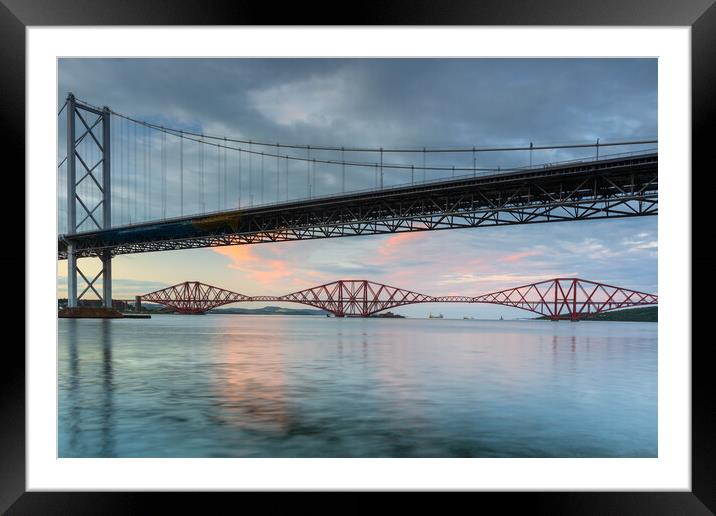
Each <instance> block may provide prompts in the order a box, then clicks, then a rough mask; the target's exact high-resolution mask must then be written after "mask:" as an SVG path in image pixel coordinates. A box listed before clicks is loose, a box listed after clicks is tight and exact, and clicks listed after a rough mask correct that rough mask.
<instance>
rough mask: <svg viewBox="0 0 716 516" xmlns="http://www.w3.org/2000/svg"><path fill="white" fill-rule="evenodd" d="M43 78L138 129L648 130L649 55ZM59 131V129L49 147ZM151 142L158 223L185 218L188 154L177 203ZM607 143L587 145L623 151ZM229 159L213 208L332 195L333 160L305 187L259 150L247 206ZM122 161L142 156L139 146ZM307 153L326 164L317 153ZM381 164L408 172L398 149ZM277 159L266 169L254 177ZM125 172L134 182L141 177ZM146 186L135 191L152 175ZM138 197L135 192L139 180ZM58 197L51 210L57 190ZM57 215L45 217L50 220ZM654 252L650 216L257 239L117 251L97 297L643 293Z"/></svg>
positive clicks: (611, 135) (436, 133)
mask: <svg viewBox="0 0 716 516" xmlns="http://www.w3.org/2000/svg"><path fill="white" fill-rule="evenodd" d="M58 71H59V81H58V110H59V108H60V107H61V106H62V103H63V102H64V99H65V97H66V95H67V92H70V91H71V92H73V93H74V94H75V95H76V96H77V97H78V98H79V99H82V100H85V101H87V102H89V103H91V104H94V105H99V106H102V105H107V106H110V107H111V108H112V109H113V110H114V111H116V112H119V113H123V114H126V115H128V116H131V117H134V118H137V119H140V120H146V121H149V122H152V123H158V124H161V125H165V126H167V127H173V128H177V129H183V130H186V131H196V132H201V133H205V134H212V135H221V136H227V137H229V138H237V139H246V140H253V141H261V140H263V141H269V142H281V143H297V144H312V145H317V144H324V145H336V146H367V147H375V148H378V147H385V148H390V147H401V148H402V147H410V148H422V147H428V148H430V147H457V146H465V147H471V146H477V147H478V148H479V147H486V146H491V145H496V146H502V145H504V146H518V145H525V144H527V145H529V142H534V144H535V145H540V144H555V143H572V142H587V141H590V142H591V141H596V139H597V138H599V139H600V142H608V141H618V140H634V139H642V138H645V139H651V138H656V136H657V61H656V60H654V59H61V60H60V61H59V68H58ZM113 124H115V119H113ZM60 128H61V129H62V124H60ZM121 130H122V127H121V126H118V125H117V126H115V125H113V134H117V135H121V134H122V133H121ZM129 134H131V133H129ZM63 137H64V136H63V132H62V130H60V141H61V142H62V138H63ZM157 142H158V140H156V139H153V140H151V141H149V143H148V147H149V146H151V147H152V148H156V149H158V147H156V146H157V145H158V143H157ZM113 145H114V147H113V173H118V174H121V173H122V172H123V171H124V173H126V174H139V173H140V172H137V171H136V169H135V168H131V167H128V166H127V164H126V163H124V165H122V164H121V163H117V164H115V161H114V153H116V151H117V150H121V149H122V146H121V145H122V141H119V142H117V143H113ZM166 145H167V153H168V154H170V155H171V156H173V158H171V159H170V160H169V161H170V163H169V164H168V165H167V167H168V168H169V171H168V176H169V179H168V187H167V190H168V191H167V194H166V195H167V200H166V203H167V208H166V210H167V211H166V214H167V215H168V216H172V215H178V214H179V212H180V211H181V212H182V213H184V214H187V213H193V212H196V211H198V210H199V209H200V204H199V203H200V194H199V193H198V189H197V186H196V181H195V180H194V179H192V178H193V177H194V176H192V174H194V173H195V172H196V169H197V166H198V165H196V164H197V163H198V151H197V150H196V147H197V146H198V145H195V146H191V145H186V146H185V147H182V151H181V152H182V156H183V158H182V159H183V160H184V163H187V165H186V177H188V178H189V179H187V180H186V181H187V183H186V184H184V183H182V189H183V192H184V195H183V201H182V204H181V207H180V203H179V194H178V192H179V185H178V182H177V181H178V180H177V179H176V178H177V177H178V174H176V173H174V172H176V167H177V166H178V164H177V163H178V158H177V157H176V156H178V149H179V147H178V144H177V142H176V141H173V142H171V143H167V144H166ZM59 147H60V148H62V145H59ZM148 147H147V148H148ZM617 149H618V150H607V149H606V148H605V149H602V153H604V154H607V153H609V152H621V151H624V150H636V149H637V148H617ZM579 152H581V153H582V154H581V155H580V154H579ZM584 152H587V153H589V152H593V149H592V150H588V151H559V152H555V151H550V152H543V153H537V152H535V154H534V156H533V160H534V163H542V162H554V161H559V160H561V159H571V158H575V157H584ZM120 154H121V153H120ZM120 154H117V155H118V156H120ZM229 154H231V156H230V157H229V158H228V161H226V158H224V162H223V163H224V166H225V167H226V169H227V170H229V172H228V173H227V175H226V177H225V178H224V180H225V181H227V182H225V183H224V184H225V185H226V184H228V188H227V190H228V192H229V193H228V201H227V197H226V196H224V198H223V199H222V194H223V192H224V190H222V187H221V182H220V181H215V180H212V179H209V181H208V183H209V184H207V185H206V186H205V190H204V195H205V196H206V199H209V200H210V201H209V202H214V201H213V200H214V199H215V203H216V205H215V207H216V208H220V207H221V206H222V204H221V203H222V202H223V203H224V205H226V203H227V202H228V204H229V205H233V204H236V203H240V204H242V205H246V204H248V203H250V202H251V201H254V202H256V203H259V202H261V201H263V202H273V201H275V200H276V198H278V199H279V200H282V199H283V198H284V197H285V196H287V195H288V196H289V197H294V198H300V197H305V196H306V195H308V194H309V193H310V192H311V191H312V192H313V194H323V193H333V192H338V191H340V189H341V188H343V183H342V182H341V176H340V174H341V173H342V172H341V171H340V170H336V168H335V167H328V166H323V167H321V166H318V167H317V171H316V176H315V177H316V179H315V181H313V180H312V179H311V177H310V175H309V177H308V178H307V175H306V169H305V164H303V163H299V164H295V163H293V162H290V163H289V165H290V166H289V167H288V168H285V169H284V165H283V161H282V162H281V163H280V164H279V163H274V162H273V161H271V162H269V161H268V158H267V162H266V165H265V166H266V172H267V175H268V177H269V178H268V179H267V184H266V186H265V190H258V191H257V190H256V188H257V184H254V185H253V196H251V194H250V193H249V191H248V189H247V184H246V180H247V178H246V177H245V176H246V173H245V172H244V176H241V175H236V174H235V173H233V172H231V171H234V170H240V167H242V166H243V167H246V162H245V161H244V162H243V164H242V163H240V162H238V161H237V158H238V154H239V153H236V152H234V153H229ZM150 155H151V151H150ZM154 155H155V156H158V155H159V152H158V151H157V152H155V153H154ZM136 156H137V159H138V160H139V161H141V162H142V163H146V162H145V161H142V160H143V157H142V155H141V154H137V155H136ZM313 157H317V158H319V159H320V158H322V157H326V158H331V156H328V155H327V154H324V155H321V154H320V153H318V152H314V154H313ZM332 157H333V158H335V157H336V156H332ZM210 158H211V157H209V156H207V158H206V159H207V160H209V159H210ZM245 158H246V156H244V159H245ZM346 158H347V159H355V160H359V159H360V160H364V161H371V160H375V159H376V157H375V156H373V157H370V156H368V157H366V156H346ZM472 158H473V156H471V155H469V153H468V155H463V156H461V157H456V156H455V155H449V156H442V157H440V158H433V157H432V156H431V158H430V159H431V160H432V161H431V163H433V164H440V165H450V164H452V165H456V166H458V167H459V166H464V165H472V164H473V161H472ZM172 159H174V161H172ZM215 159H217V158H215ZM218 159H219V160H220V159H221V158H218ZM389 159H390V160H392V162H395V163H400V164H406V163H409V164H412V163H415V164H416V165H419V164H422V158H421V157H420V156H418V157H416V156H415V155H401V154H396V155H392V156H390V158H389ZM528 159H529V156H527V155H526V154H524V153H523V154H522V155H519V156H518V155H516V153H502V154H500V153H496V154H491V155H479V154H478V155H477V157H476V159H475V161H476V162H477V161H479V166H484V167H492V166H498V165H500V166H502V167H508V166H515V165H521V164H527V160H528ZM232 160H233V161H232ZM465 160H467V161H465ZM257 161H258V159H255V161H254V162H253V166H254V167H256V169H258V166H259V165H258V163H257ZM286 161H287V162H288V161H289V160H286ZM221 163H222V162H221V161H216V162H214V163H211V162H209V161H207V162H206V167H207V170H208V169H211V170H213V169H214V168H216V170H217V171H218V172H217V174H221V172H220V170H221ZM122 166H124V168H122ZM182 166H184V165H182ZM277 166H279V167H280V168H279V170H276V172H275V174H276V175H275V176H274V175H273V173H272V174H270V175H269V174H268V172H269V171H273V170H275V167H277ZM309 166H310V165H309ZM212 167H214V168H212ZM130 169H131V171H130ZM155 170H156V169H155ZM115 171H116V172H115ZM145 172H146V169H145V170H143V171H142V172H141V173H142V174H144V173H145ZM61 173H62V172H60V174H61ZM251 173H252V174H253V173H254V172H253V171H252V172H251ZM408 173H409V172H408ZM280 174H285V175H280ZM427 174H433V178H434V177H435V176H436V175H439V174H436V173H431V172H427ZM419 175H420V174H419V173H418V176H419ZM197 177H198V176H197ZM216 178H217V180H220V179H221V176H220V175H217V176H216ZM135 179H137V181H138V182H137V183H136V184H142V183H141V182H142V181H144V180H145V179H144V177H140V178H135ZM418 179H420V177H418ZM374 180H375V169H374V168H370V167H369V168H363V169H361V168H360V167H355V168H351V170H349V171H348V172H347V179H346V183H345V184H346V185H347V186H346V187H345V188H346V189H347V190H351V189H361V188H368V187H372V186H373V184H374V183H373V182H374ZM409 180H410V179H409V177H407V176H406V172H405V171H397V172H390V171H387V172H386V173H385V181H386V183H387V184H398V183H401V182H405V181H409ZM271 181H273V183H272V182H271ZM311 181H313V183H312V184H311V185H310V186H309V184H308V183H309V182H311ZM130 183H131V179H130ZM254 183H258V182H257V181H254ZM58 184H60V185H61V184H62V177H59V178H58ZM148 184H149V188H151V187H152V184H153V183H152V180H151V179H150V180H149V183H148ZM154 185H155V187H158V186H157V184H156V183H154ZM144 188H145V192H146V188H147V183H146V182H145V183H144ZM113 190H114V191H116V192H117V194H118V195H119V196H123V199H124V201H126V202H124V203H123V202H115V201H113V202H115V205H116V207H115V209H116V210H117V213H116V214H115V213H114V212H113V215H112V216H113V220H114V221H119V222H122V221H124V222H129V221H130V220H132V221H137V220H140V218H141V217H142V216H145V217H147V218H151V215H152V212H149V215H147V211H145V210H146V209H148V208H146V206H142V205H141V204H140V205H139V206H137V205H136V201H134V199H136V198H137V197H140V196H139V195H138V194H139V193H141V192H140V191H135V192H131V191H129V190H122V185H121V184H120V185H118V188H115V187H113ZM59 195H60V200H61V202H60V206H62V205H63V202H62V192H59ZM264 195H265V196H266V197H265V198H264ZM132 202H135V205H134V206H133V205H132ZM152 209H154V210H159V208H157V207H156V206H154V207H153V208H152ZM157 213H158V211H155V212H154V214H157ZM132 217H134V218H132ZM62 218H63V215H62V213H60V226H61V224H62ZM657 245H658V244H657V217H639V218H629V219H616V220H608V221H580V222H560V223H553V224H532V225H524V226H502V227H485V228H473V229H456V230H447V231H429V232H421V233H406V234H396V235H376V236H361V237H351V238H336V239H325V240H314V241H296V242H285V243H267V244H256V245H252V246H233V247H221V248H212V249H195V250H188V251H171V252H162V253H147V254H141V255H124V256H119V257H117V258H115V259H114V260H113V275H114V281H113V286H114V297H115V298H125V299H129V298H133V296H134V295H136V294H143V293H147V292H150V291H152V290H156V289H159V288H163V287H165V286H169V285H171V284H174V283H178V282H182V281H186V280H196V281H203V282H206V283H210V284H213V285H216V286H219V287H223V288H227V289H230V290H234V291H237V292H241V293H244V294H247V295H259V294H265V295H280V294H285V293H289V292H293V291H296V290H299V289H303V288H308V287H311V286H314V285H318V284H322V283H326V282H330V281H334V280H337V279H368V280H373V281H377V282H381V283H386V284H390V285H394V286H398V287H403V288H406V289H410V290H414V291H418V292H422V293H425V294H430V295H452V294H465V295H478V294H482V293H486V292H490V291H494V290H500V289H503V288H508V287H513V286H518V285H522V284H526V283H531V282H534V281H539V280H543V279H550V278H553V277H558V276H561V277H565V276H569V277H571V276H577V277H580V278H583V279H588V280H593V281H602V282H605V283H610V284H614V285H619V286H623V287H627V288H632V289H635V290H643V291H647V292H652V293H657V292H658V286H657ZM96 261H97V260H91V259H89V260H81V261H80V266H81V267H82V269H83V271H84V270H87V271H90V272H91V271H95V270H98V264H96V263H94V262H96ZM85 262H86V263H85ZM58 274H59V285H58V295H59V296H60V297H64V296H65V295H66V263H65V262H59V265H58ZM80 288H82V287H80ZM256 306H257V307H258V306H260V305H256ZM286 306H291V305H286ZM293 306H294V307H299V305H293ZM393 311H394V312H397V313H400V314H403V315H407V316H409V317H423V316H426V315H427V313H428V312H432V313H443V314H444V315H445V317H463V316H472V317H476V318H495V317H499V316H504V317H505V318H512V317H526V316H530V314H529V313H528V312H524V311H521V310H517V309H509V308H504V307H499V306H491V305H413V306H406V307H402V308H398V309H394V310H393Z"/></svg>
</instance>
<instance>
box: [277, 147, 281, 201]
mask: <svg viewBox="0 0 716 516" xmlns="http://www.w3.org/2000/svg"><path fill="white" fill-rule="evenodd" d="M278 152H279V147H278V143H277V144H276V204H278V202H279V201H280V200H281V199H280V198H279V196H280V194H281V192H280V191H279V185H280V184H281V179H280V178H279V167H280V165H279V156H278Z"/></svg>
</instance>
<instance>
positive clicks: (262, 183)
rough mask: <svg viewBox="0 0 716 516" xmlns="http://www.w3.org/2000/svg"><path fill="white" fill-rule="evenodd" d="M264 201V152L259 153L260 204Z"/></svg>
mask: <svg viewBox="0 0 716 516" xmlns="http://www.w3.org/2000/svg"><path fill="white" fill-rule="evenodd" d="M263 203H264V153H263V152H262V153H261V204H263Z"/></svg>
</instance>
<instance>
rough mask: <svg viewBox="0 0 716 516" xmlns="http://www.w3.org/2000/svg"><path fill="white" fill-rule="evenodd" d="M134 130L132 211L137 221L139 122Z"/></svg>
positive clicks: (133, 125) (133, 126)
mask: <svg viewBox="0 0 716 516" xmlns="http://www.w3.org/2000/svg"><path fill="white" fill-rule="evenodd" d="M132 132H133V133H134V137H133V138H132V154H134V158H133V159H132V197H134V202H133V203H132V204H133V205H134V206H133V209H132V212H133V214H134V215H133V216H134V222H137V203H138V201H139V196H138V195H137V190H138V188H137V185H138V180H137V124H132Z"/></svg>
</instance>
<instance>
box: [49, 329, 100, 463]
mask: <svg viewBox="0 0 716 516" xmlns="http://www.w3.org/2000/svg"><path fill="white" fill-rule="evenodd" d="M63 327H64V328H63V330H64V331H63V332H61V333H60V346H61V350H62V349H63V348H64V349H65V350H66V359H64V360H63V358H62V353H61V355H60V357H61V358H60V406H61V407H66V410H61V412H60V428H59V430H60V439H61V443H60V447H61V448H62V440H63V439H65V440H67V441H68V444H69V448H70V449H77V450H85V449H89V448H91V447H93V444H94V443H96V444H97V446H98V450H97V452H96V453H97V456H100V457H111V456H113V455H114V448H113V443H114V437H113V432H114V428H113V420H114V385H113V377H114V371H113V364H112V341H113V332H112V323H111V321H108V320H100V321H91V322H89V324H87V321H80V320H76V319H68V320H66V321H63ZM87 337H90V338H89V339H88V338H87ZM92 337H97V338H96V339H94V338H92ZM98 345H99V346H101V353H100V356H99V358H97V357H96V346H98ZM63 362H66V365H65V364H63ZM60 456H62V453H60Z"/></svg>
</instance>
